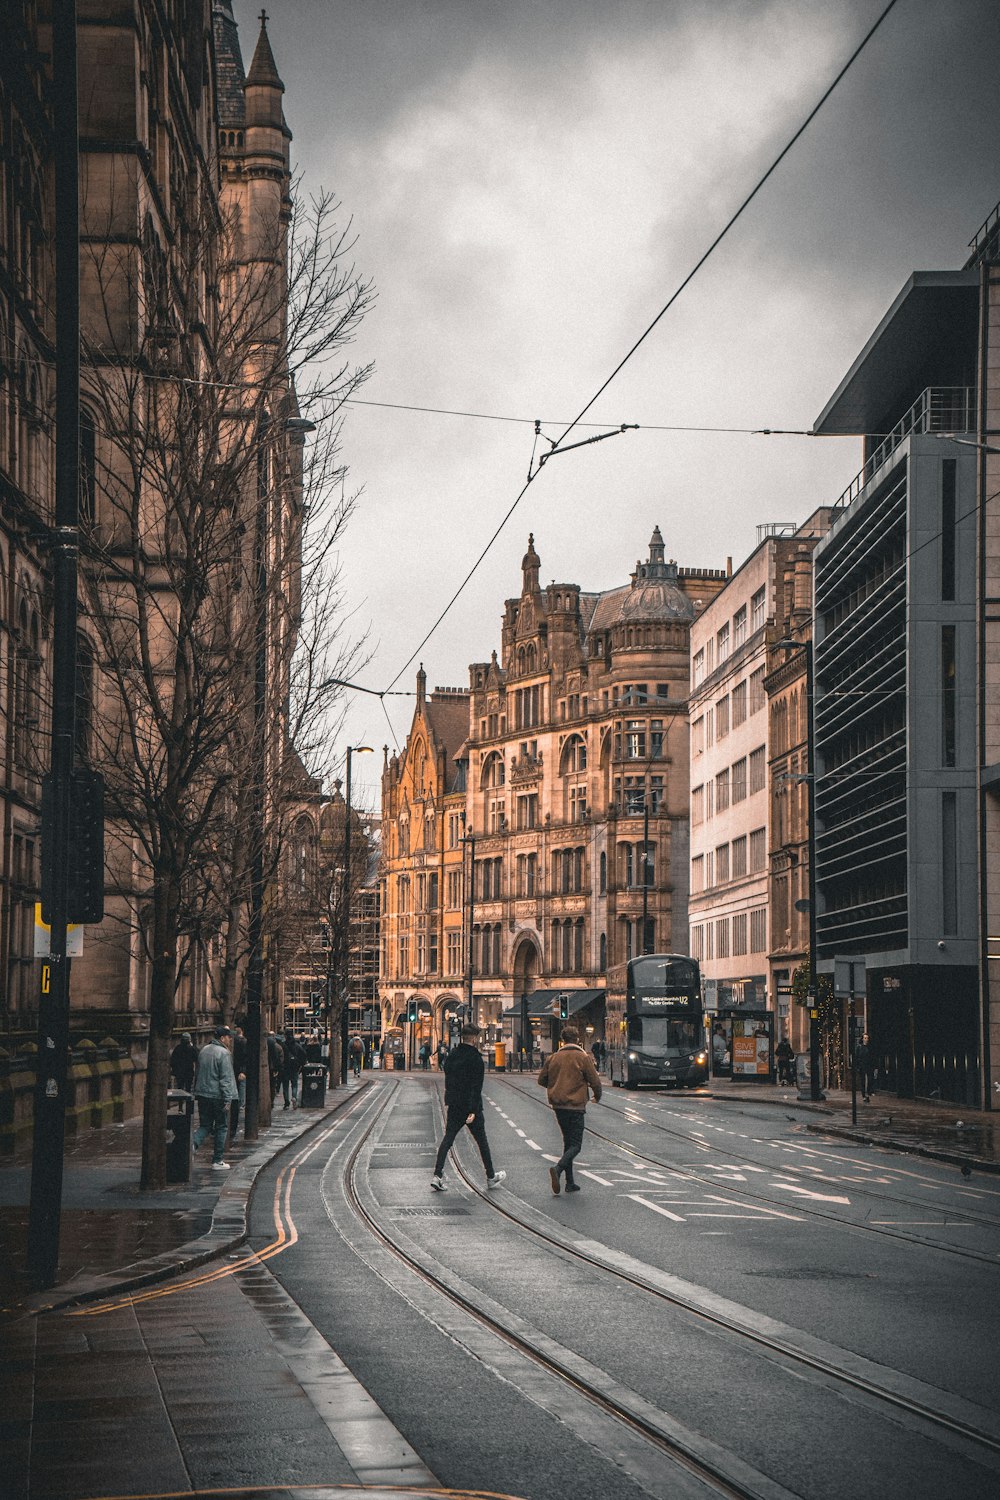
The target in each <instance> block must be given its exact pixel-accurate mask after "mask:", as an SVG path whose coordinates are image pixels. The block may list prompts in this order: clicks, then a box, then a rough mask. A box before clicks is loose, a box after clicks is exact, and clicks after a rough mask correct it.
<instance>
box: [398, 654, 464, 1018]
mask: <svg viewBox="0 0 1000 1500" xmlns="http://www.w3.org/2000/svg"><path fill="white" fill-rule="evenodd" d="M468 733H469V694H468V693H466V692H463V691H462V690H460V689H458V688H435V689H434V691H433V692H432V693H431V694H430V695H428V693H427V676H426V673H425V672H424V669H423V667H421V668H420V670H419V671H418V673H417V701H416V705H415V707H414V711H413V721H412V723H411V725H410V732H409V735H408V736H407V740H406V744H405V745H404V747H403V750H402V752H401V753H400V754H398V755H393V756H390V755H389V753H388V750H386V752H385V763H384V765H383V769H382V819H381V831H382V840H381V843H382V848H381V865H380V876H379V894H380V907H381V930H380V934H379V943H380V950H381V951H380V960H379V996H380V1001H381V1008H382V1025H383V1030H384V1031H390V1030H394V1029H395V1028H398V1027H404V1026H405V1025H406V1017H407V1014H408V1012H409V1008H410V1006H411V1004H413V1005H415V1006H416V1010H417V1015H418V1017H419V1019H418V1021H417V1024H416V1028H415V1031H414V1032H413V1033H412V1034H410V1035H408V1036H407V1041H411V1042H412V1043H413V1044H414V1046H419V1044H420V1042H422V1041H424V1040H434V1041H436V1040H437V1039H439V1038H440V1037H441V1036H443V1035H447V1034H448V1032H449V1024H448V1023H449V1021H450V1020H451V1019H453V1018H455V1017H457V1016H458V1014H459V1011H460V1009H461V1007H462V1006H463V1005H465V1003H466V974H467V967H466V936H465V934H466V923H465V912H466V901H467V892H468V880H467V869H468V861H467V858H466V849H467V847H468V848H471V843H470V844H467V843H466V838H465V833H466V829H465V808H466V773H467V767H468V749H467V740H468Z"/></svg>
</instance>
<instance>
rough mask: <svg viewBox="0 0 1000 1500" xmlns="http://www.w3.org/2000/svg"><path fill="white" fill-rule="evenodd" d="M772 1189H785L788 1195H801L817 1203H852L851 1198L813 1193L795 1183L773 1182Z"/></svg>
mask: <svg viewBox="0 0 1000 1500" xmlns="http://www.w3.org/2000/svg"><path fill="white" fill-rule="evenodd" d="M771 1186H772V1187H776V1188H783V1189H784V1191H785V1192H786V1193H799V1194H800V1195H801V1196H802V1197H803V1198H814V1199H815V1200H816V1202H817V1203H847V1204H849V1203H850V1201H851V1200H850V1198H841V1197H838V1196H837V1194H835V1193H813V1192H811V1191H810V1189H809V1188H804V1187H799V1185H798V1183H795V1182H772V1184H771Z"/></svg>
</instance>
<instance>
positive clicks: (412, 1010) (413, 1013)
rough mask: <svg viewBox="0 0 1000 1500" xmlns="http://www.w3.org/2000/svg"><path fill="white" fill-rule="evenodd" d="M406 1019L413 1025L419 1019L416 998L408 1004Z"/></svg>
mask: <svg viewBox="0 0 1000 1500" xmlns="http://www.w3.org/2000/svg"><path fill="white" fill-rule="evenodd" d="M406 1019H407V1020H408V1021H409V1023H410V1025H411V1026H412V1025H413V1023H414V1022H415V1021H416V1019H417V1002H416V1001H415V1000H411V1001H409V1003H408V1004H407V1007H406Z"/></svg>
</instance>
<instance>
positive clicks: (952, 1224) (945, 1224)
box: [868, 1219, 976, 1229]
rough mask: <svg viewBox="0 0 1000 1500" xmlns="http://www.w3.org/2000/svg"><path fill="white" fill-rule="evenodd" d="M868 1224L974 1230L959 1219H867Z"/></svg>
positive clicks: (972, 1226)
mask: <svg viewBox="0 0 1000 1500" xmlns="http://www.w3.org/2000/svg"><path fill="white" fill-rule="evenodd" d="M868 1222H869V1223H870V1224H897V1225H900V1224H909V1225H910V1226H911V1227H912V1228H920V1229H974V1228H975V1227H976V1226H975V1225H974V1224H964V1223H963V1222H962V1221H961V1220H960V1219H869V1221H868Z"/></svg>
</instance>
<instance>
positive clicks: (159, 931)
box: [139, 880, 180, 1192]
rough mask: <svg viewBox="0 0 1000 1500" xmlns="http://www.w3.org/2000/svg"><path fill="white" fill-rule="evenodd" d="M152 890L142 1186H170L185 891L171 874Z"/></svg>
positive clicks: (156, 882) (156, 1187)
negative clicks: (170, 1103) (170, 1092)
mask: <svg viewBox="0 0 1000 1500" xmlns="http://www.w3.org/2000/svg"><path fill="white" fill-rule="evenodd" d="M153 892H154V894H153V972H152V980H151V984H150V996H149V1052H148V1055H147V1058H146V1097H145V1100H144V1102H143V1111H142V1175H141V1177H140V1180H139V1186H140V1187H142V1188H148V1189H149V1190H150V1191H153V1192H155V1191H158V1190H159V1189H161V1188H163V1187H165V1186H166V1181H167V1089H168V1088H169V1087H170V1044H171V1032H172V1029H173V1022H174V984H175V981H176V970H177V927H178V912H179V908H180V899H179V898H180V893H179V889H178V888H177V885H176V882H174V881H172V880H168V881H166V882H163V881H154V885H153Z"/></svg>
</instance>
